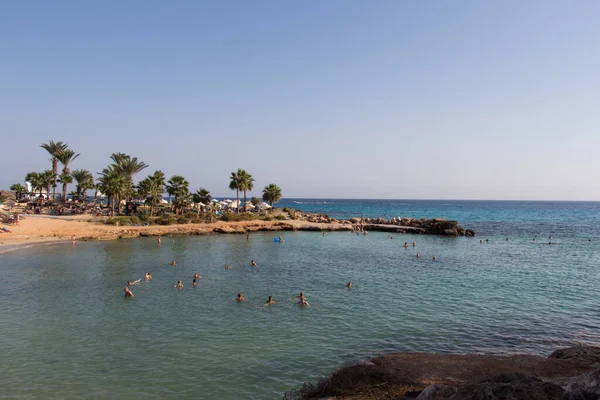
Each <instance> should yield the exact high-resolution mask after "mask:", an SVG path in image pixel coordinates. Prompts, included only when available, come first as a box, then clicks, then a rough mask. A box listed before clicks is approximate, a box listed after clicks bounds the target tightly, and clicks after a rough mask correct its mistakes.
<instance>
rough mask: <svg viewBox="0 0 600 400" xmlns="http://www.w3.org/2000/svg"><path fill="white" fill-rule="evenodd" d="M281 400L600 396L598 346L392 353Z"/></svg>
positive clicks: (582, 399) (584, 399) (572, 399)
mask: <svg viewBox="0 0 600 400" xmlns="http://www.w3.org/2000/svg"><path fill="white" fill-rule="evenodd" d="M284 398H285V399H288V400H291V399H295V400H311V399H331V400H333V399H345V400H373V399H380V400H392V399H394V400H400V399H403V400H410V399H416V400H467V399H472V400H494V399H505V400H519V399H527V400H563V399H564V400H592V399H595V400H597V399H600V347H590V346H576V347H570V348H566V349H559V350H556V351H554V352H553V353H552V354H550V355H549V356H548V357H541V356H537V355H511V356H491V355H474V354H471V355H455V354H429V353H393V354H388V355H383V356H380V357H375V358H373V359H371V360H369V361H366V362H363V363H360V364H357V365H350V366H345V367H343V368H341V369H339V370H337V371H336V372H334V373H333V374H332V375H331V376H329V377H327V378H323V379H321V380H320V381H319V382H318V383H317V384H316V385H315V384H311V383H305V384H304V386H303V387H302V388H301V389H300V390H298V391H294V392H289V393H286V395H285V397H284Z"/></svg>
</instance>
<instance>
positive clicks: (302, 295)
mask: <svg viewBox="0 0 600 400" xmlns="http://www.w3.org/2000/svg"><path fill="white" fill-rule="evenodd" d="M303 297H304V292H300V294H299V295H298V296H296V298H297V299H301V298H303Z"/></svg>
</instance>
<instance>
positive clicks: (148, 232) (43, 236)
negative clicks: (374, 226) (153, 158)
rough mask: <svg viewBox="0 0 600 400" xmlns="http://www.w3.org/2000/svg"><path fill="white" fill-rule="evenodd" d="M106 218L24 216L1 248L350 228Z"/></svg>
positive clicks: (2, 239) (3, 236) (4, 237)
mask: <svg viewBox="0 0 600 400" xmlns="http://www.w3.org/2000/svg"><path fill="white" fill-rule="evenodd" d="M105 219H106V218H91V217H90V216H89V215H81V216H64V217H52V216H44V215H27V216H26V217H25V219H23V220H21V221H20V222H19V225H18V226H15V225H2V227H4V228H7V229H8V230H10V231H11V232H2V233H0V249H4V250H6V249H9V248H11V249H12V248H15V247H17V248H20V247H22V246H23V245H31V244H43V243H49V242H59V241H70V240H71V237H72V236H73V235H75V240H76V241H87V240H112V239H122V238H135V237H144V236H169V235H206V234H213V233H238V234H243V233H249V232H257V231H290V230H314V231H319V230H327V231H331V230H351V229H352V225H349V224H342V223H314V222H306V221H296V220H286V221H260V220H257V221H242V222H222V221H217V222H215V223H212V224H209V223H202V224H176V225H150V226H115V225H107V224H105V223H104V220H105Z"/></svg>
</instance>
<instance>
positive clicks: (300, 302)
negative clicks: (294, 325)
mask: <svg viewBox="0 0 600 400" xmlns="http://www.w3.org/2000/svg"><path fill="white" fill-rule="evenodd" d="M298 304H299V305H301V306H306V307H310V304H308V301H306V297H304V296H303V297H300V301H298Z"/></svg>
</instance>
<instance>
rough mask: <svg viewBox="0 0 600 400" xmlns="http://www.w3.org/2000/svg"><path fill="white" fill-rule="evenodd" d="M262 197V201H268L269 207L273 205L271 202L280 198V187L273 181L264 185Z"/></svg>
mask: <svg viewBox="0 0 600 400" xmlns="http://www.w3.org/2000/svg"><path fill="white" fill-rule="evenodd" d="M262 198H263V200H264V201H268V202H269V204H270V205H271V207H273V203H276V202H278V201H279V200H281V188H280V187H279V186H277V185H276V184H274V183H271V184H269V185H267V186H265V188H264V189H263V196H262Z"/></svg>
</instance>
